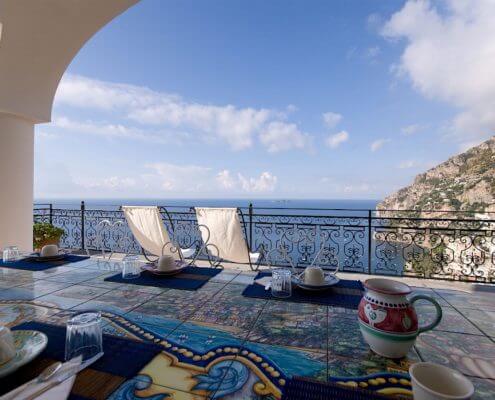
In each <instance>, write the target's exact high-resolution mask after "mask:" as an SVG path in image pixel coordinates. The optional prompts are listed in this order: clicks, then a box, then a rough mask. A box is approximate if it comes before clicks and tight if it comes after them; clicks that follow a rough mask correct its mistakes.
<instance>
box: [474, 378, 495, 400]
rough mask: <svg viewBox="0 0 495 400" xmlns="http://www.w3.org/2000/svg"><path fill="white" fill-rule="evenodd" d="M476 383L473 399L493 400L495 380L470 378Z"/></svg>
mask: <svg viewBox="0 0 495 400" xmlns="http://www.w3.org/2000/svg"><path fill="white" fill-rule="evenodd" d="M470 380H471V382H473V385H474V390H475V392H474V397H473V400H491V399H493V397H494V393H495V381H492V380H489V379H479V378H470Z"/></svg>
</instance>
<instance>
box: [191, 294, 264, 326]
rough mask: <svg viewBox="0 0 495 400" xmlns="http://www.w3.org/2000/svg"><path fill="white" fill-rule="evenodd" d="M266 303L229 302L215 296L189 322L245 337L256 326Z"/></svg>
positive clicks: (256, 300) (256, 301)
mask: <svg viewBox="0 0 495 400" xmlns="http://www.w3.org/2000/svg"><path fill="white" fill-rule="evenodd" d="M222 294H223V292H222ZM235 300H237V301H235ZM265 303H266V300H258V299H249V302H247V301H245V299H228V300H227V299H225V297H223V296H215V297H213V298H212V299H211V301H210V302H208V303H207V304H205V305H204V306H203V307H201V308H200V309H199V310H198V311H196V312H195V313H194V314H193V315H192V316H191V317H190V318H189V321H190V322H194V323H198V324H203V325H207V326H214V327H216V328H217V329H222V330H226V331H229V332H232V333H235V334H237V335H239V336H245V335H247V334H248V333H249V331H250V330H251V328H252V327H253V326H254V323H255V322H256V320H257V318H258V316H259V314H260V312H261V310H262V309H263V307H264V305H265Z"/></svg>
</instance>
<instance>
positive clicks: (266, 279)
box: [254, 276, 272, 287]
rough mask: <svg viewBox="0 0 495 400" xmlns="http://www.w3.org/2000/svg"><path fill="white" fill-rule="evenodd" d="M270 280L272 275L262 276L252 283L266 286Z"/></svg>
mask: <svg viewBox="0 0 495 400" xmlns="http://www.w3.org/2000/svg"><path fill="white" fill-rule="evenodd" d="M271 282H272V277H271V276H264V277H263V278H260V279H256V280H255V281H254V283H257V284H258V285H261V286H263V287H266V285H268V284H269V283H271Z"/></svg>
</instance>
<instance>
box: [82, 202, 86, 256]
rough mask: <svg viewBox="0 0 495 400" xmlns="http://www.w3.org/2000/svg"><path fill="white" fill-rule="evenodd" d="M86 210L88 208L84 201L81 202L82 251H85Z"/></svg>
mask: <svg viewBox="0 0 495 400" xmlns="http://www.w3.org/2000/svg"><path fill="white" fill-rule="evenodd" d="M85 210H86V206H85V204H84V201H81V250H84V244H85V243H84V242H85V240H84V236H85V234H84V211H85Z"/></svg>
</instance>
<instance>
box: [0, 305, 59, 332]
mask: <svg viewBox="0 0 495 400" xmlns="http://www.w3.org/2000/svg"><path fill="white" fill-rule="evenodd" d="M60 311H61V310H59V309H57V308H52V307H46V306H43V305H36V304H32V303H30V302H29V301H26V302H23V301H22V300H18V301H2V300H0V325H7V326H9V327H12V326H15V325H19V324H21V323H23V322H26V321H32V320H46V319H48V318H49V317H50V316H52V315H55V314H57V313H59V312H60Z"/></svg>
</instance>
